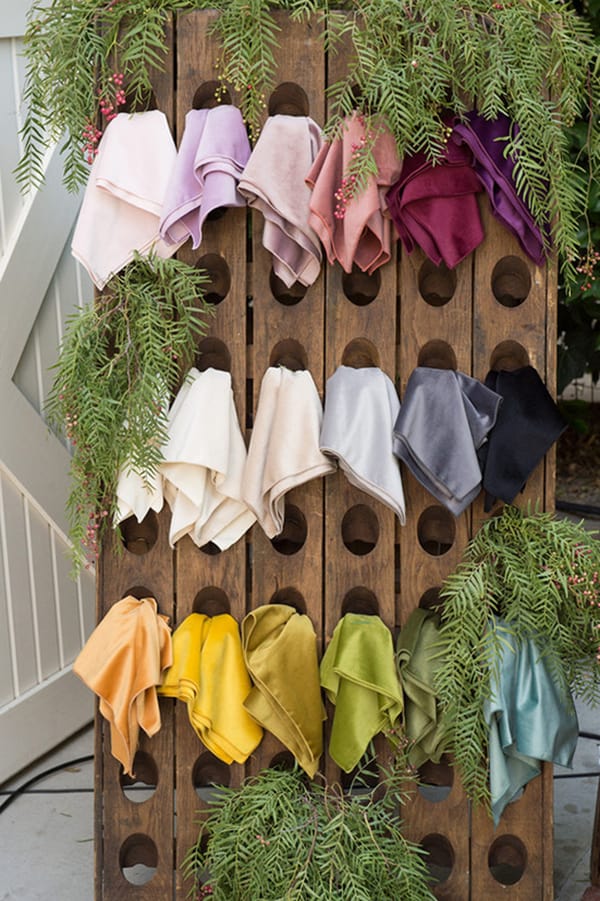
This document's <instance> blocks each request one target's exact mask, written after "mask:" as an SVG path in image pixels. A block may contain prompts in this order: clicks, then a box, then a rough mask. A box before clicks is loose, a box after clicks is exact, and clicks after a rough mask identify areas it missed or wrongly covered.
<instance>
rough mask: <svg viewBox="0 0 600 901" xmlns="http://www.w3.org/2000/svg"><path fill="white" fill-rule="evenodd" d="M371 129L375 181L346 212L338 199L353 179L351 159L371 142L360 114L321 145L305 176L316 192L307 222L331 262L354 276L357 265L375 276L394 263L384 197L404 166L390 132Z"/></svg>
mask: <svg viewBox="0 0 600 901" xmlns="http://www.w3.org/2000/svg"><path fill="white" fill-rule="evenodd" d="M373 128H374V129H375V130H376V134H375V135H373V138H374V143H373V147H372V153H373V158H374V160H375V163H376V165H377V175H370V176H369V177H368V179H367V183H366V185H365V186H364V189H363V190H360V191H357V192H354V191H351V193H352V197H351V199H350V200H348V202H347V203H345V204H344V205H343V207H342V206H340V203H343V202H340V200H339V196H340V194H343V193H344V192H345V190H346V185H347V183H348V180H349V179H351V177H352V176H351V175H350V174H349V168H350V166H351V164H352V162H353V158H354V157H356V154H357V153H360V152H363V151H364V150H365V148H366V146H367V143H368V142H369V141H370V138H369V137H368V136H367V133H366V127H365V120H364V117H363V116H362V115H361V114H360V113H356V112H355V113H353V114H352V115H351V116H349V117H347V118H346V120H345V121H344V123H343V130H342V132H341V134H340V135H339V137H337V138H335V139H334V140H333V141H331V142H328V143H326V144H323V146H322V147H321V150H320V152H319V155H318V156H317V158H316V159H315V161H314V165H313V166H312V168H311V169H310V172H308V173H307V174H306V173H305V174H306V183H307V184H308V185H309V186H310V187H311V188H312V197H311V199H310V211H311V212H310V219H309V222H310V224H311V226H312V228H313V229H314V230H315V232H316V233H317V234H318V236H319V238H320V239H321V242H322V244H323V247H324V249H325V253H326V254H327V259H328V260H329V262H330V263H331V264H333V263H334V262H335V261H336V260H337V261H338V262H339V263H340V265H341V266H342V268H343V269H344V271H345V272H351V271H352V266H353V264H355V265H356V266H358V268H359V269H361V270H362V271H363V272H369V273H373V272H374V271H375V270H376V269H378V268H379V267H380V266H383V264H384V263H387V262H388V260H389V259H390V258H391V250H390V246H391V233H392V228H391V222H390V220H389V218H388V217H387V210H386V205H385V197H384V195H385V192H386V191H387V189H388V188H389V187H390V185H391V184H393V182H394V181H395V180H396V179H397V178H398V175H399V173H400V168H401V163H400V160H399V159H398V153H397V151H396V142H395V140H394V137H393V135H392V134H391V132H390V131H389V129H388V128H387V127H386V126H384V125H382V124H380V123H375V124H374V125H373ZM348 189H349V186H348Z"/></svg>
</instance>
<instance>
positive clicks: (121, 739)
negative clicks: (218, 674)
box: [73, 597, 173, 776]
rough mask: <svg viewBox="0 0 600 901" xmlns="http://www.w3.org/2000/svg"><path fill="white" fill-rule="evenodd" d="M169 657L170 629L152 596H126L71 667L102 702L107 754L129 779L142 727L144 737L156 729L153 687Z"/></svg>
mask: <svg viewBox="0 0 600 901" xmlns="http://www.w3.org/2000/svg"><path fill="white" fill-rule="evenodd" d="M172 659H173V658H172V652H171V630H170V629H169V627H168V625H167V617H165V616H162V615H161V614H159V613H158V612H157V605H156V601H155V600H154V598H142V599H141V600H138V599H137V598H134V597H126V598H123V600H122V601H117V602H116V604H113V605H112V607H111V608H110V610H109V611H108V613H107V614H106V616H105V617H104V619H102V620H101V621H100V622H99V623H98V625H97V626H96V628H95V629H94V631H93V632H92V634H91V635H90V637H89V638H88V640H87V642H86V643H85V645H84V646H83V648H82V649H81V651H80V652H79V655H78V657H77V659H76V660H75V663H74V664H73V672H74V673H76V674H77V675H78V676H79V678H80V679H82V680H83V681H84V682H85V684H86V685H87V686H88V688H91V690H92V691H93V692H95V694H97V695H98V697H99V698H100V713H101V714H102V716H103V717H104V718H105V719H106V720H108V722H109V724H110V741H111V753H112V755H113V757H116V758H117V760H118V761H119V762H120V763H121V764H122V766H123V771H124V772H125V773H127V774H128V775H130V776H133V775H134V774H133V758H134V757H135V752H136V748H137V743H138V736H139V730H140V728H141V729H143V730H144V732H145V733H146V735H148V736H152V735H155V734H156V733H157V732H158V730H159V729H160V710H159V707H158V698H157V695H156V686H157V685H158V684H159V683H160V680H161V676H162V671H163V670H164V669H166V668H167V667H168V666H170V665H171V663H172Z"/></svg>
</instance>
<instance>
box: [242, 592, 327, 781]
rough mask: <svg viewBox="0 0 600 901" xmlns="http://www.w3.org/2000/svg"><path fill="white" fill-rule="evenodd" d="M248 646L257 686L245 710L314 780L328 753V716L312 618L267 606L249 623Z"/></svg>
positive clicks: (249, 617)
mask: <svg viewBox="0 0 600 901" xmlns="http://www.w3.org/2000/svg"><path fill="white" fill-rule="evenodd" d="M242 645H243V648H244V660H245V661H246V666H247V667H248V671H249V673H250V675H251V677H252V681H253V682H254V688H253V689H252V691H251V692H250V694H249V695H248V697H247V698H246V700H245V702H244V707H245V708H246V710H247V711H248V713H249V714H250V715H251V716H253V717H254V719H255V720H256V721H257V722H259V723H260V724H261V725H262V726H264V728H265V729H267V730H268V731H269V732H272V733H273V735H275V736H276V738H278V739H279V741H280V742H281V743H282V744H283V745H285V747H286V748H288V749H289V750H290V751H291V752H292V754H293V755H294V757H295V758H296V760H297V761H298V763H299V764H300V766H301V767H302V769H303V770H304V771H305V772H306V773H308V775H309V776H310V777H311V778H312V777H313V776H314V775H315V773H316V771H317V767H318V765H319V757H320V756H321V754H322V752H323V725H322V724H323V720H324V719H325V711H324V709H323V703H322V701H321V691H320V688H319V664H318V661H317V637H316V635H315V630H314V628H313V625H312V623H311V621H310V619H309V618H308V616H305V615H304V614H301V613H297V612H296V611H295V610H294V608H293V607H288V606H287V605H286V604H265V605H264V606H263V607H258V608H257V609H256V610H253V611H252V612H251V613H249V614H248V615H247V616H246V617H245V619H244V620H243V622H242Z"/></svg>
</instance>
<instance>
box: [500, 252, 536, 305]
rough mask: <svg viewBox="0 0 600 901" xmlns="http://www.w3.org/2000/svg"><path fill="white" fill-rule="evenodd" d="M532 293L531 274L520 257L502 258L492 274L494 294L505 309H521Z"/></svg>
mask: <svg viewBox="0 0 600 901" xmlns="http://www.w3.org/2000/svg"><path fill="white" fill-rule="evenodd" d="M530 291H531V273H530V272H529V269H528V268H527V263H526V262H525V261H524V260H522V259H520V257H514V256H510V257H502V259H501V260H498V262H497V263H496V265H495V266H494V270H493V272H492V292H493V294H494V297H495V298H496V300H497V301H498V303H500V304H502V306H503V307H519V306H521V304H522V303H523V301H525V300H527V297H528V295H529V292H530Z"/></svg>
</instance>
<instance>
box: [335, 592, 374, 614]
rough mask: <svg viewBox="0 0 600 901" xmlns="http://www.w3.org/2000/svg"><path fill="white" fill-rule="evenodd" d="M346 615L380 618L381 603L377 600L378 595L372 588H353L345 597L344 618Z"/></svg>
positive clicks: (343, 603) (343, 605)
mask: <svg viewBox="0 0 600 901" xmlns="http://www.w3.org/2000/svg"><path fill="white" fill-rule="evenodd" d="M346 613H362V614H367V615H368V616H378V615H379V601H378V600H377V595H376V594H374V593H373V592H372V591H371V590H370V588H365V586H364V585H357V586H356V588H351V589H350V591H348V592H347V593H346V594H345V595H344V600H343V601H342V616H344V615H345V614H346Z"/></svg>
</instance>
